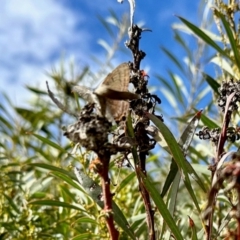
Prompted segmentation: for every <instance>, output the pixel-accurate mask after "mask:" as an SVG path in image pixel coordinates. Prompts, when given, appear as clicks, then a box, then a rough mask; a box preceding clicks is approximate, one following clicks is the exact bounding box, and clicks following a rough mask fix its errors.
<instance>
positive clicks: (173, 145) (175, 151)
mask: <svg viewBox="0 0 240 240" xmlns="http://www.w3.org/2000/svg"><path fill="white" fill-rule="evenodd" d="M146 115H147V116H148V117H149V119H150V120H151V121H152V122H153V123H154V124H155V125H156V126H157V127H158V129H159V130H160V132H161V133H162V135H163V137H164V139H165V141H166V142H167V144H168V147H169V150H170V152H171V154H172V156H173V158H174V160H175V162H176V164H177V165H178V168H179V170H181V171H182V172H183V174H184V176H183V177H182V178H183V181H184V184H185V187H186V188H187V190H188V192H189V194H190V196H191V197H192V200H193V202H194V204H195V206H196V208H197V210H198V212H199V213H200V212H201V210H200V207H199V205H198V200H197V198H196V195H195V193H194V191H193V189H192V185H191V181H190V179H189V176H188V174H191V173H192V172H189V167H188V165H187V161H186V159H185V157H184V155H183V152H182V150H181V149H180V147H179V145H178V143H177V141H176V139H175V138H174V136H173V134H172V133H171V131H170V130H169V129H168V128H167V127H166V126H165V124H164V123H163V122H162V121H161V120H159V119H158V118H157V117H156V116H154V115H152V114H150V113H146Z"/></svg>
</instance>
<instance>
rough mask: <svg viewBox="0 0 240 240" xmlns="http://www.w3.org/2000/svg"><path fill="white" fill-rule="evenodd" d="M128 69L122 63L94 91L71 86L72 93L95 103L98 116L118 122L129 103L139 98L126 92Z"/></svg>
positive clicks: (124, 113)
mask: <svg viewBox="0 0 240 240" xmlns="http://www.w3.org/2000/svg"><path fill="white" fill-rule="evenodd" d="M129 81H130V69H129V65H128V63H122V64H120V65H119V66H118V67H116V68H115V69H114V70H113V71H112V72H111V73H109V74H108V75H107V76H106V78H105V79H104V81H103V82H102V83H101V84H100V85H99V86H98V87H97V88H96V89H95V90H91V89H90V88H87V87H84V86H73V88H72V91H73V92H76V93H78V95H80V96H81V97H82V98H83V99H84V100H85V101H87V102H89V103H92V102H93V103H95V104H96V105H97V110H98V112H99V113H100V115H102V116H105V117H107V118H109V119H110V121H111V120H112V118H113V119H114V120H115V121H116V122H118V121H121V120H122V119H123V117H124V116H126V115H127V112H128V109H129V102H128V101H126V100H132V99H138V98H139V96H138V95H137V94H135V93H131V92H129V91H128V85H129Z"/></svg>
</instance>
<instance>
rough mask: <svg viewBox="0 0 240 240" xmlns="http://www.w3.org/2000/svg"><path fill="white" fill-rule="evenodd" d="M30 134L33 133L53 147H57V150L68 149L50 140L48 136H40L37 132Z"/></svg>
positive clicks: (63, 150)
mask: <svg viewBox="0 0 240 240" xmlns="http://www.w3.org/2000/svg"><path fill="white" fill-rule="evenodd" d="M28 134H32V135H33V136H35V137H36V138H38V139H39V140H40V141H42V142H43V143H45V144H47V145H49V146H51V147H53V148H56V149H57V150H59V151H62V152H66V150H65V149H64V148H62V147H61V146H59V145H58V144H57V143H55V142H53V141H51V140H49V139H48V138H45V137H43V136H40V135H38V134H36V133H28Z"/></svg>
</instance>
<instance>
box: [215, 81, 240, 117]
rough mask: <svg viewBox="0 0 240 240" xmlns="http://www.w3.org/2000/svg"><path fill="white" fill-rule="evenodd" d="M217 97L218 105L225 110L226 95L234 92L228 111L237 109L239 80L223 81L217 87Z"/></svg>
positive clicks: (239, 92) (239, 97)
mask: <svg viewBox="0 0 240 240" xmlns="http://www.w3.org/2000/svg"><path fill="white" fill-rule="evenodd" d="M218 92H219V94H220V95H219V98H218V106H219V107H220V108H221V109H222V111H223V112H224V111H225V106H226V102H227V97H228V96H229V95H230V94H232V93H235V95H234V97H233V98H232V100H231V103H230V107H229V109H228V111H231V112H233V111H237V110H238V105H237V103H239V102H240V81H236V80H234V79H230V81H223V82H222V84H221V87H220V88H219V89H218Z"/></svg>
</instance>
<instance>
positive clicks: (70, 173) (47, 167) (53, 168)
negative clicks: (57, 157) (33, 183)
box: [27, 163, 77, 180]
mask: <svg viewBox="0 0 240 240" xmlns="http://www.w3.org/2000/svg"><path fill="white" fill-rule="evenodd" d="M27 165H30V166H33V167H40V168H44V169H47V170H51V171H55V172H59V173H62V174H64V175H66V176H68V177H69V178H71V179H74V180H77V178H76V176H75V175H74V174H73V173H72V172H69V171H67V170H65V169H62V168H59V167H55V166H53V165H49V164H46V163H29V164H27Z"/></svg>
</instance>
